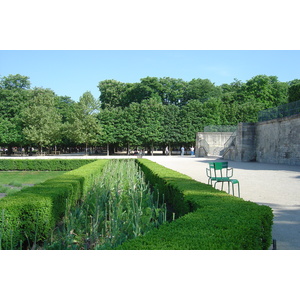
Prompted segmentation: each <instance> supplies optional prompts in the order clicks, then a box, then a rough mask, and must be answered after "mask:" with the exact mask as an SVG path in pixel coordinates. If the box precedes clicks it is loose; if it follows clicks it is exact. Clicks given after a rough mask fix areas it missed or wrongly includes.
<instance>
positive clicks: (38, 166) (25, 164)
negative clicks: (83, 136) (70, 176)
mask: <svg viewBox="0 0 300 300" xmlns="http://www.w3.org/2000/svg"><path fill="white" fill-rule="evenodd" d="M93 161H95V159H0V170H1V171H13V170H26V171H70V170H74V169H77V168H79V167H82V166H84V165H86V164H88V163H91V162H93Z"/></svg>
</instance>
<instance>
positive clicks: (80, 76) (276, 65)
mask: <svg viewBox="0 0 300 300" xmlns="http://www.w3.org/2000/svg"><path fill="white" fill-rule="evenodd" d="M9 74H21V75H25V76H28V77H30V81H31V86H32V87H35V86H36V87H44V88H50V89H52V90H53V91H54V92H55V93H56V94H58V95H60V96H65V95H66V96H70V97H71V98H72V99H73V100H75V101H77V100H79V97H80V96H81V95H82V94H83V93H84V92H86V91H91V92H92V94H93V95H94V97H96V98H98V97H99V95H100V92H99V90H98V88H97V85H98V83H99V82H100V81H102V80H105V79H115V80H118V81H121V82H139V81H140V79H141V78H144V77H147V76H153V77H172V78H181V79H183V80H185V81H190V80H192V79H193V78H202V79H206V78H207V79H209V80H211V81H212V82H214V83H215V84H216V85H220V84H223V83H231V82H233V81H234V78H237V79H239V80H241V81H243V82H246V81H247V80H248V79H250V78H252V77H253V76H255V75H261V74H265V75H269V76H270V75H274V76H277V77H278V79H279V80H280V81H284V82H285V81H290V80H293V79H300V51H298V50H261V51H259V50H1V51H0V76H1V77H2V76H7V75H9Z"/></svg>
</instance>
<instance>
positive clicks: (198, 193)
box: [118, 159, 273, 250]
mask: <svg viewBox="0 0 300 300" xmlns="http://www.w3.org/2000/svg"><path fill="white" fill-rule="evenodd" d="M138 163H139V164H140V166H141V168H142V170H143V171H144V173H145V175H146V178H147V179H148V180H149V181H150V183H151V184H153V185H157V186H158V187H159V188H160V189H161V193H164V194H165V201H166V202H167V204H168V205H169V207H170V208H171V209H173V211H174V212H175V214H176V215H177V217H179V218H178V219H176V220H175V221H173V222H170V223H165V224H163V225H161V226H160V227H159V228H158V229H155V230H153V231H151V232H149V233H148V234H146V235H145V236H143V237H138V238H136V239H134V240H130V241H127V242H125V243H124V244H123V245H121V246H119V247H118V249H160V250H162V249H166V250H167V249H182V250H188V249H195V250H204V249H206V250H212V249H217V250H221V249H268V248H269V246H270V245H271V240H272V236H271V226H272V220H273V213H272V210H271V208H270V207H268V206H264V205H258V204H256V203H253V202H250V201H244V200H243V199H241V198H237V197H234V196H232V195H229V194H227V193H225V192H222V191H219V190H216V189H214V188H213V187H211V186H210V185H207V184H204V183H200V182H197V181H195V180H193V179H191V178H190V177H188V176H186V175H183V174H180V173H178V172H176V171H173V170H170V169H167V168H165V167H163V166H161V165H158V164H156V163H154V162H152V161H149V160H146V159H139V160H138Z"/></svg>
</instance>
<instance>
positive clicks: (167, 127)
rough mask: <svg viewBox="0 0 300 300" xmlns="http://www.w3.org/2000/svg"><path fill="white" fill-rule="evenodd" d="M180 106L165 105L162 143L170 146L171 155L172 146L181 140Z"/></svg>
mask: <svg viewBox="0 0 300 300" xmlns="http://www.w3.org/2000/svg"><path fill="white" fill-rule="evenodd" d="M179 114H180V108H179V107H178V106H176V105H174V104H171V105H165V106H164V107H163V121H162V131H163V138H162V140H163V141H162V143H163V144H164V146H168V147H169V154H170V155H171V152H172V147H173V146H175V145H176V144H178V143H179V142H180V124H179V121H180V120H179Z"/></svg>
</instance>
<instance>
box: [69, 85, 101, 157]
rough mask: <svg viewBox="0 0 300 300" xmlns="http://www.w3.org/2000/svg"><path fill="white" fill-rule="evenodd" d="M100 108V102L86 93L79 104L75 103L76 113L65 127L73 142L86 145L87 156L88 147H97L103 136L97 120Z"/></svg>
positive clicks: (73, 113) (72, 114) (89, 93)
mask: <svg viewBox="0 0 300 300" xmlns="http://www.w3.org/2000/svg"><path fill="white" fill-rule="evenodd" d="M99 107H100V104H99V102H98V101H97V100H96V99H95V98H94V97H93V95H92V94H91V92H89V91H88V92H85V93H84V94H83V95H82V96H81V97H80V98H79V102H78V103H75V105H74V111H73V112H72V113H71V116H70V118H69V120H68V122H66V124H65V125H64V126H65V129H66V132H67V134H68V136H69V138H71V140H73V141H74V142H75V143H77V144H85V151H86V154H87V147H88V145H95V144H96V143H97V142H98V140H99V135H100V134H101V127H100V124H99V120H98V119H97V115H98V113H99Z"/></svg>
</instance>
